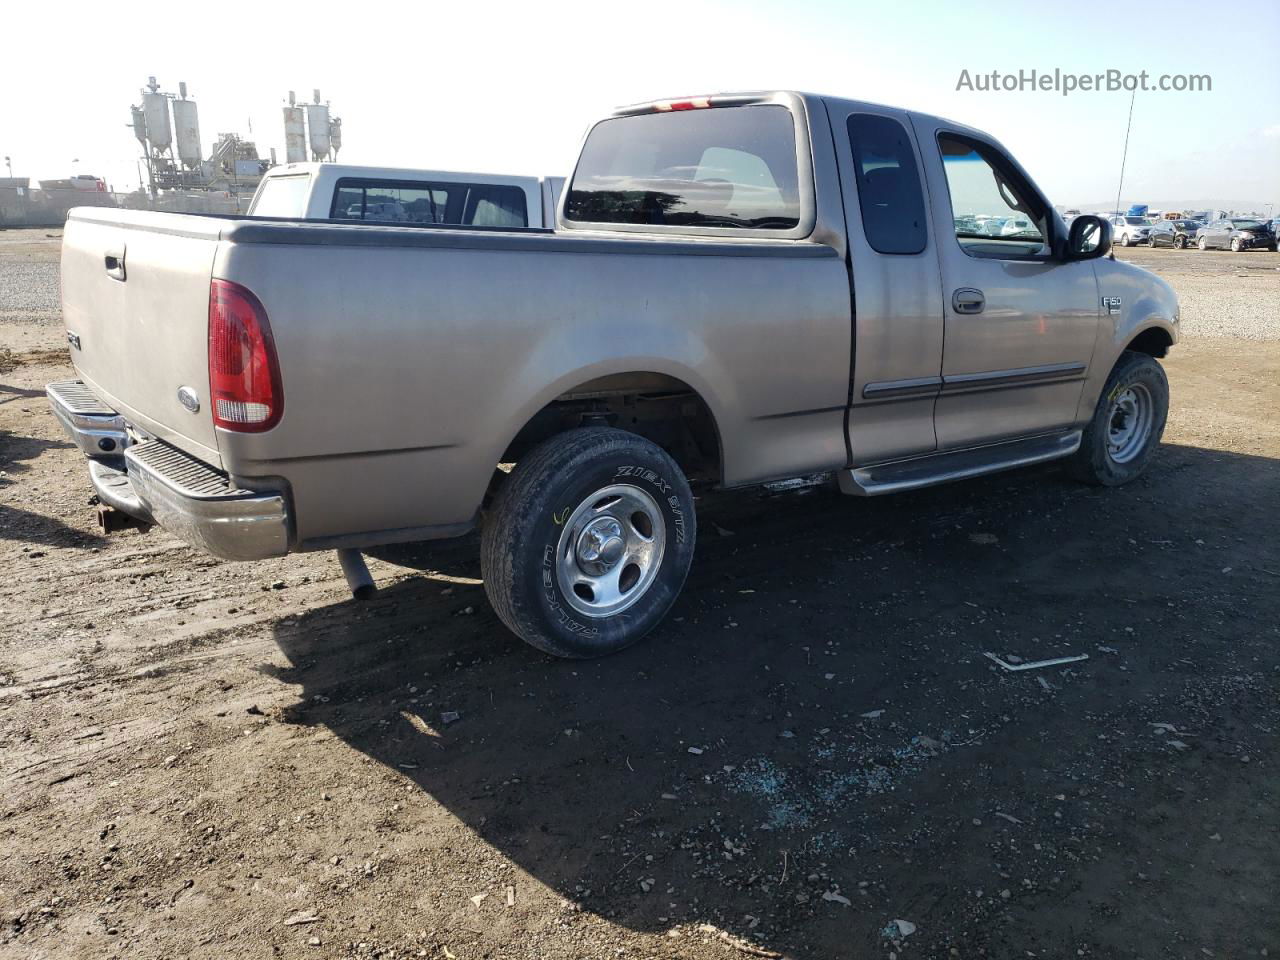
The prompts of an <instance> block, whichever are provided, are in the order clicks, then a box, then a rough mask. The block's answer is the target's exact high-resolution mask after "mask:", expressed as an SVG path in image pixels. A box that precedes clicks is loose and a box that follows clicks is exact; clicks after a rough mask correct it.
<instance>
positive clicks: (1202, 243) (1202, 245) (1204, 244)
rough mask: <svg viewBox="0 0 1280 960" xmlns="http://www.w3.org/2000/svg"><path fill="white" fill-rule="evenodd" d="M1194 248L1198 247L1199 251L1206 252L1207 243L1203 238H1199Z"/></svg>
mask: <svg viewBox="0 0 1280 960" xmlns="http://www.w3.org/2000/svg"><path fill="white" fill-rule="evenodd" d="M1196 246H1197V247H1199V248H1200V249H1201V250H1208V249H1209V241H1208V240H1206V239H1205V238H1204V237H1201V238H1200V239H1199V240H1197V241H1196Z"/></svg>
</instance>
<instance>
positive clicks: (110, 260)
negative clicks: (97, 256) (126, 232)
mask: <svg viewBox="0 0 1280 960" xmlns="http://www.w3.org/2000/svg"><path fill="white" fill-rule="evenodd" d="M102 265H103V266H104V267H105V268H106V270H107V276H108V277H110V278H111V279H112V280H119V281H121V282H122V283H123V282H124V280H125V279H126V276H125V272H124V244H123V243H122V244H120V246H119V247H112V248H111V249H109V250H107V251H106V252H105V253H104V254H103V255H102Z"/></svg>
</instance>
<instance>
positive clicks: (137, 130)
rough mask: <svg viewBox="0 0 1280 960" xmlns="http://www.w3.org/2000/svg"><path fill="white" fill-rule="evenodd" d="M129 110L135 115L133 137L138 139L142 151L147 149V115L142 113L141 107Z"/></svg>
mask: <svg viewBox="0 0 1280 960" xmlns="http://www.w3.org/2000/svg"><path fill="white" fill-rule="evenodd" d="M129 110H130V111H131V112H132V114H133V135H134V136H135V137H137V138H138V142H139V143H140V144H142V149H143V150H144V151H145V150H146V149H147V115H146V114H145V113H143V112H142V108H141V107H130V108H129Z"/></svg>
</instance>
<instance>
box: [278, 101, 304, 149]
mask: <svg viewBox="0 0 1280 960" xmlns="http://www.w3.org/2000/svg"><path fill="white" fill-rule="evenodd" d="M306 159H307V131H306V127H305V126H303V120H302V108H301V107H295V106H293V105H292V104H290V105H289V106H287V107H285V108H284V162H285V163H302V162H303V161H305V160H306Z"/></svg>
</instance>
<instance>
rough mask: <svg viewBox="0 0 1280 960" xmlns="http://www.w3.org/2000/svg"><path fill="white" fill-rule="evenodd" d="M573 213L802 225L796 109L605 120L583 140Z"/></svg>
mask: <svg viewBox="0 0 1280 960" xmlns="http://www.w3.org/2000/svg"><path fill="white" fill-rule="evenodd" d="M565 216H566V218H567V219H568V220H574V221H581V222H586V223H626V224H648V225H654V226H687V227H719V228H723V227H729V228H747V229H752V228H755V229H773V230H789V229H791V228H793V227H795V226H797V225H798V224H799V223H800V190H799V177H798V172H797V168H796V140H795V126H794V123H793V121H792V118H791V112H790V111H789V110H787V108H786V107H782V106H778V105H774V104H755V105H750V106H743V107H713V108H709V109H707V108H704V109H699V110H684V111H679V112H666V113H647V114H640V115H637V116H631V117H614V118H613V119H610V120H604V121H602V122H601V123H598V124H596V126H595V127H594V128H593V129H592V131H591V133H590V135H589V136H588V137H587V142H586V144H585V145H584V146H583V148H582V156H581V158H580V159H579V161H578V169H577V170H576V171H575V173H574V175H573V182H572V183H571V184H570V185H569V195H568V198H567V200H566V202H565Z"/></svg>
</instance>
